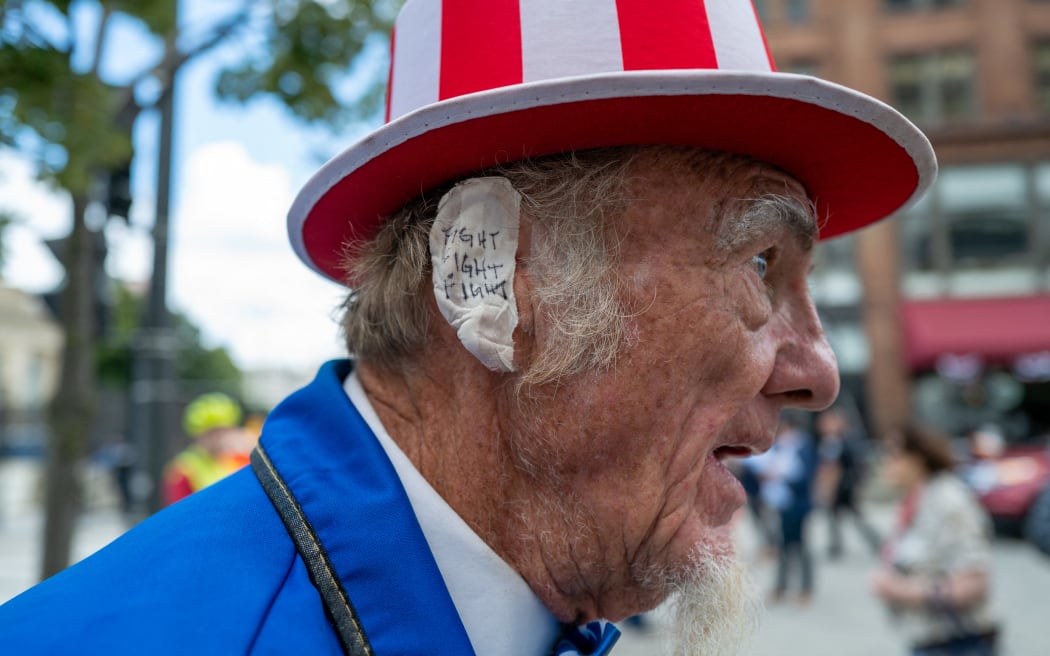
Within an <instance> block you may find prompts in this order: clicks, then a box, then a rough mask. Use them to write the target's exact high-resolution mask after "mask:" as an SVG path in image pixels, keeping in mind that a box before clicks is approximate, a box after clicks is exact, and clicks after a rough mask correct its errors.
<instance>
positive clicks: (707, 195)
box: [0, 0, 935, 656]
mask: <svg viewBox="0 0 1050 656" xmlns="http://www.w3.org/2000/svg"><path fill="white" fill-rule="evenodd" d="M392 50H393V53H394V55H393V58H392V64H391V80H390V89H389V95H388V117H387V118H388V122H387V123H386V124H385V125H384V126H383V127H381V128H379V129H378V130H376V131H375V132H374V133H373V134H372V135H370V136H369V137H367V138H365V139H364V140H362V141H361V142H359V143H358V144H356V145H354V146H352V147H350V148H349V149H348V150H347V151H345V152H344V153H342V154H340V155H339V156H338V157H336V158H335V159H333V160H332V161H331V162H329V163H328V164H326V165H325V167H324V168H322V169H321V171H320V172H319V173H318V174H317V175H316V176H315V177H314V178H313V179H312V180H311V181H310V182H309V183H308V184H307V185H306V187H305V188H304V190H303V191H302V192H301V194H300V196H299V197H298V198H297V200H296V202H295V203H294V205H293V207H292V208H291V211H290V213H289V233H290V235H291V239H292V243H293V247H294V248H295V250H296V252H297V253H298V254H299V255H300V257H301V258H302V259H303V260H304V261H305V262H306V263H307V264H308V265H309V266H311V267H312V268H314V269H315V270H317V271H318V272H320V273H322V274H324V275H327V276H329V277H331V278H334V279H338V280H341V281H343V282H345V283H346V284H347V285H348V287H349V288H350V289H351V291H350V293H349V295H348V298H347V301H346V304H345V318H344V322H343V327H344V331H345V334H346V341H347V346H348V350H349V353H350V354H351V358H352V359H351V360H348V361H342V362H336V363H330V364H328V365H326V366H324V367H323V368H322V369H321V371H320V373H319V374H318V376H317V379H316V380H315V381H314V382H313V383H312V384H311V385H310V386H308V387H307V388H305V389H303V390H301V391H300V392H298V393H296V394H294V395H293V396H291V397H290V398H289V399H288V400H286V401H285V402H284V403H283V404H282V405H281V406H280V407H278V408H277V409H275V410H274V411H273V413H271V415H270V417H269V418H268V420H267V423H266V426H265V427H264V430H263V434H262V437H261V440H260V444H259V447H258V448H257V450H256V452H255V453H254V455H253V459H252V468H251V469H250V470H245V471H242V472H241V473H239V474H236V475H234V476H232V477H231V478H229V479H226V480H225V481H223V482H220V483H218V484H216V485H214V486H212V487H210V488H208V489H207V490H205V491H203V492H201V493H200V494H197V495H194V496H193V497H191V498H190V499H188V500H186V501H184V502H183V503H180V504H177V505H176V506H174V507H172V508H170V509H168V510H166V511H165V512H163V513H161V514H160V515H158V516H156V517H154V518H152V519H151V520H149V521H147V522H145V523H144V524H143V525H142V526H140V527H138V528H137V529H136V530H135V531H132V532H131V533H130V534H129V535H127V536H125V537H123V538H121V539H120V540H118V541H116V542H115V543H114V544H113V545H111V546H110V547H108V548H107V549H106V550H104V551H103V552H102V553H101V554H99V555H97V556H95V557H93V558H92V559H89V560H88V561H87V562H85V563H83V564H81V565H78V566H76V567H74V568H72V569H71V570H69V571H67V572H65V573H63V574H61V575H59V576H57V577H55V578H54V579H52V580H50V581H47V582H45V583H43V584H41V585H40V586H38V587H37V588H35V589H33V590H31V591H30V592H28V593H26V594H25V595H23V596H22V597H20V598H18V599H16V600H15V601H13V602H11V603H10V604H9V605H8V606H6V607H5V608H4V609H2V610H0V626H2V627H3V628H2V629H0V644H5V645H8V646H10V645H14V646H15V649H14V652H15V653H32V652H34V651H35V652H38V653H55V652H56V651H61V650H62V649H63V647H70V646H71V645H75V648H76V649H78V650H80V651H87V652H89V653H120V652H125V651H127V652H131V651H133V652H135V653H139V652H148V653H182V652H185V651H187V650H189V648H190V647H189V646H192V650H193V651H194V652H195V653H201V652H205V653H223V654H230V653H248V652H252V653H338V652H339V651H343V652H345V653H349V654H376V655H377V656H394V655H398V656H403V655H407V654H417V655H429V656H434V655H438V654H440V655H459V654H484V655H492V654H498V655H521V656H526V655H529V656H540V655H544V654H551V653H557V654H576V653H580V654H589V653H607V651H608V649H609V648H610V647H611V645H612V643H614V642H615V638H616V634H617V631H616V629H615V627H613V626H612V625H611V624H609V623H608V622H606V620H612V621H615V620H618V619H622V618H624V617H627V616H630V615H632V614H636V613H639V612H642V611H645V610H648V609H651V608H653V607H655V606H656V605H658V604H660V603H661V602H663V601H664V600H665V599H667V598H669V597H672V596H673V597H676V598H677V599H678V601H679V603H678V606H679V609H680V613H681V617H682V619H681V621H679V622H678V626H679V633H680V634H681V635H680V636H679V641H678V647H676V648H675V649H676V650H677V652H678V653H683V654H685V653H704V654H717V653H726V652H729V651H730V650H731V649H732V647H733V646H734V644H735V643H736V642H737V639H738V637H739V636H740V635H741V633H742V630H741V627H746V626H747V625H748V624H749V623H750V620H751V619H753V614H754V613H753V604H752V602H750V601H749V597H748V595H747V594H746V586H745V585H744V577H743V575H742V573H741V571H740V569H739V567H738V566H736V565H735V564H734V563H735V561H734V560H733V556H732V552H733V547H732V542H731V539H730V536H729V534H728V529H727V524H728V522H729V519H730V517H731V516H732V514H733V512H734V511H735V510H736V509H737V508H738V507H739V506H740V505H741V504H742V503H743V501H744V493H743V490H742V489H741V488H740V486H739V484H738V483H737V482H736V480H735V478H734V477H733V476H732V475H731V474H730V473H729V472H728V471H727V470H726V469H725V467H723V465H722V461H723V459H724V458H726V457H729V456H741V455H746V454H750V453H757V452H761V451H763V450H765V449H767V448H768V447H769V446H770V444H771V442H772V439H773V435H774V432H775V429H776V425H777V417H778V414H779V412H780V411H781V410H782V409H783V408H786V407H796V408H804V409H811V410H817V409H820V408H823V407H825V406H827V405H828V404H830V403H831V401H832V400H833V399H834V397H835V395H836V393H837V389H838V382H837V374H836V369H835V360H834V357H833V355H832V352H831V350H830V349H829V347H828V345H827V342H826V341H825V339H824V335H823V333H822V330H821V326H820V323H819V321H818V319H817V316H816V313H815V311H814V308H813V304H812V302H811V300H810V298H809V295H808V292H807V286H806V276H807V273H808V271H809V269H810V266H811V260H812V252H813V248H814V245H815V243H816V241H817V240H818V239H819V238H822V237H826V236H832V235H836V234H841V233H844V232H848V231H850V230H853V229H856V228H859V227H862V226H864V225H867V224H868V223H871V222H872V221H875V220H878V219H880V218H883V217H885V216H887V215H889V214H890V213H892V212H893V211H895V210H897V209H898V208H900V207H901V206H902V205H904V204H905V203H907V202H909V201H910V200H912V199H914V198H915V197H917V195H919V194H920V193H921V192H922V191H923V190H924V189H925V188H926V187H927V186H928V185H929V184H930V183H931V182H932V179H933V176H934V174H935V162H934V158H933V154H932V151H931V150H930V147H929V144H928V142H927V141H926V140H925V139H924V138H923V137H922V135H921V134H920V133H919V132H918V131H917V130H916V129H915V128H914V127H913V126H912V125H911V124H910V123H908V121H907V120H905V119H904V118H903V117H901V116H900V115H899V114H897V113H896V112H895V111H893V110H892V109H890V108H889V107H886V106H885V105H883V104H881V103H879V102H878V101H875V100H873V99H871V98H868V97H866V96H863V95H861V94H858V93H856V92H853V91H850V90H848V89H844V88H842V87H839V86H837V85H833V84H830V83H827V82H823V81H821V80H817V79H814V78H805V77H800V76H794V75H785V74H778V73H775V72H773V67H772V62H771V60H770V59H769V56H768V52H767V49H766V48H765V44H764V40H763V37H762V33H761V28H760V26H759V25H758V23H757V21H756V18H755V13H754V11H753V9H752V7H751V4H750V3H749V2H746V0H707V2H706V3H705V2H700V1H699V0H689V1H688V2H686V1H684V0H683V1H681V2H679V1H677V0H669V1H667V2H652V1H651V0H618V1H615V2H614V1H613V0H580V1H578V2H572V3H566V2H556V1H554V0H518V1H517V2H514V1H499V2H495V1H492V0H484V1H482V0H445V1H444V2H441V1H439V0H410V1H409V2H408V3H407V4H406V6H405V8H404V10H403V11H402V14H401V16H400V17H399V19H398V23H397V26H396V28H395V37H394V43H393V48H392Z"/></svg>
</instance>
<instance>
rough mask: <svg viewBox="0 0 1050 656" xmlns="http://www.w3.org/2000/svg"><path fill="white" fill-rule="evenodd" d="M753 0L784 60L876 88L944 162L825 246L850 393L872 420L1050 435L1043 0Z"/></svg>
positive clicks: (824, 282)
mask: <svg viewBox="0 0 1050 656" xmlns="http://www.w3.org/2000/svg"><path fill="white" fill-rule="evenodd" d="M755 5H756V8H757V9H758V11H759V13H760V14H761V15H762V18H763V23H764V25H765V27H766V34H767V37H768V39H769V45H770V49H771V50H772V52H773V54H774V56H775V58H776V60H777V64H778V67H779V68H780V70H782V71H789V72H798V73H805V74H811V75H816V76H819V77H823V78H825V79H828V80H832V81H835V82H839V83H842V84H845V85H847V86H850V87H853V88H856V89H860V90H862V91H865V92H866V93H869V94H871V95H873V96H875V97H877V98H881V99H883V100H886V101H887V102H889V103H890V104H892V105H893V106H895V107H897V108H898V109H900V110H901V111H902V112H903V113H904V114H906V115H907V116H909V118H911V119H912V120H914V121H915V122H916V123H917V124H918V125H919V126H920V127H922V128H923V129H924V131H926V133H927V134H928V135H929V136H930V138H931V141H932V142H933V144H934V148H935V149H936V151H937V154H938V159H939V161H940V165H941V174H940V177H939V179H938V181H937V183H936V185H935V186H934V188H933V189H932V190H931V193H929V194H928V195H927V196H926V198H925V199H924V200H923V201H922V202H920V203H919V204H917V205H915V206H913V207H912V208H910V209H908V210H906V211H905V212H903V213H902V214H901V215H900V216H899V217H898V218H897V220H895V221H889V222H884V223H883V224H880V225H878V226H876V227H873V228H871V229H868V230H865V231H862V232H861V233H860V234H859V235H857V236H856V237H851V238H846V239H842V240H835V241H832V242H829V243H827V244H824V245H822V246H821V249H820V252H819V253H818V260H819V262H818V268H817V271H816V273H815V275H814V279H813V291H814V295H815V297H816V299H817V303H818V306H819V308H820V310H821V314H822V316H823V317H824V319H825V324H826V327H827V330H828V334H829V337H830V339H831V340H832V344H833V346H834V347H835V350H836V352H837V353H838V355H839V357H840V361H841V365H842V370H843V378H844V385H845V389H846V390H847V394H849V393H850V392H852V396H853V398H856V399H857V401H858V404H859V405H860V406H862V407H864V408H865V410H866V413H865V414H866V415H867V417H868V419H869V423H870V424H871V425H872V426H873V427H874V428H875V429H876V430H879V429H880V428H881V427H883V426H886V425H889V424H891V423H892V422H894V421H897V420H899V419H902V418H904V417H907V416H908V415H909V413H912V412H914V413H915V414H917V415H918V416H920V417H921V418H923V419H925V420H927V421H929V422H931V423H935V424H937V425H939V426H941V427H942V428H944V429H946V430H949V431H951V432H953V433H955V434H962V433H965V432H967V431H968V430H970V429H972V428H973V427H975V426H976V425H978V424H981V423H985V422H995V423H996V424H998V425H999V426H1001V427H1002V429H1003V430H1004V431H1005V433H1006V434H1007V437H1009V438H1013V439H1024V438H1027V437H1032V436H1034V435H1038V434H1043V433H1047V432H1050V1H1047V0H756V2H755ZM858 157H863V153H858Z"/></svg>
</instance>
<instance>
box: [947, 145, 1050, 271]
mask: <svg viewBox="0 0 1050 656" xmlns="http://www.w3.org/2000/svg"><path fill="white" fill-rule="evenodd" d="M1026 186H1027V185H1026V179H1025V171H1024V168H1023V167H1022V166H1020V165H1010V164H1007V165H987V166H967V167H952V168H947V169H945V171H944V173H943V176H942V178H941V207H942V208H943V210H944V216H945V219H946V223H947V228H948V236H949V244H950V248H951V257H952V265H953V266H954V267H956V268H983V267H986V266H998V265H1003V264H1009V263H1012V262H1014V261H1016V260H1019V259H1024V258H1025V256H1027V255H1028V254H1029V249H1030V247H1031V239H1030V234H1029V217H1030V215H1031V212H1030V211H1029V208H1028V204H1029V194H1028V193H1027V189H1026Z"/></svg>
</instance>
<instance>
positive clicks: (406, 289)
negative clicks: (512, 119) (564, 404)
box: [342, 147, 638, 385]
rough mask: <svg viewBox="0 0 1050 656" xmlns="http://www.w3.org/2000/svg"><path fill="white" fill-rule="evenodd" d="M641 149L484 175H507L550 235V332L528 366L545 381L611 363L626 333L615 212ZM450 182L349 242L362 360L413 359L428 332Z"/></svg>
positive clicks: (546, 304) (350, 330)
mask: <svg viewBox="0 0 1050 656" xmlns="http://www.w3.org/2000/svg"><path fill="white" fill-rule="evenodd" d="M637 151H638V148H633V147H625V148H605V149H597V150H591V151H582V152H578V153H565V154H558V155H552V156H549V157H543V158H537V159H534V160H522V161H519V162H514V163H511V164H507V165H503V166H499V167H496V168H494V169H491V170H489V171H485V172H481V173H478V174H477V175H478V176H486V175H499V176H503V177H505V178H507V179H508V180H509V181H510V183H511V185H512V186H513V187H514V188H515V189H516V190H517V191H518V193H520V194H521V197H522V200H521V207H522V211H523V212H527V213H528V214H529V216H530V217H531V218H532V219H533V221H534V224H535V225H537V226H539V227H540V229H541V230H542V233H543V239H544V242H545V247H544V248H539V249H535V251H534V252H533V253H532V256H531V257H530V259H529V262H528V265H529V267H530V268H531V269H532V270H534V271H535V272H536V274H537V289H536V294H537V298H538V303H537V311H538V312H539V313H541V314H542V315H543V316H544V317H545V319H546V320H547V321H548V322H549V325H550V326H551V330H550V338H549V339H548V341H547V343H545V344H543V345H541V347H540V349H539V351H538V353H537V355H536V357H535V359H534V361H533V362H532V363H531V364H530V366H529V367H528V369H527V370H525V371H523V372H522V383H527V384H531V385H540V384H544V383H548V382H553V381H555V380H558V379H559V378H561V377H564V376H567V375H571V374H574V373H578V372H581V371H586V370H591V369H601V368H603V367H607V366H609V365H610V364H611V363H612V362H613V361H614V360H615V357H616V355H617V354H618V353H619V352H620V350H621V344H622V342H623V339H624V335H625V333H626V329H625V321H626V318H625V313H624V312H623V310H622V307H621V304H620V301H619V297H620V294H619V284H618V282H617V280H616V276H615V269H614V264H615V262H616V259H617V254H618V244H619V241H618V236H617V234H616V231H615V223H616V218H617V217H618V216H619V215H620V214H621V213H622V212H623V211H624V210H625V209H626V207H627V205H628V199H627V198H626V185H625V184H624V182H625V180H626V175H627V170H628V167H629V165H630V163H631V161H632V160H633V159H634V157H635V155H636V153H637ZM451 186H452V185H451V184H449V185H445V186H443V187H440V188H438V189H435V190H433V191H431V192H429V193H427V194H425V195H424V196H423V197H421V198H419V199H417V200H416V201H414V202H412V203H409V204H408V205H406V206H405V207H404V208H402V209H401V210H400V211H398V212H397V213H395V214H394V215H393V216H392V217H391V218H390V219H389V220H388V221H387V222H386V223H385V224H384V225H383V226H382V227H381V228H380V230H379V232H378V233H377V234H376V236H375V237H374V238H373V239H371V240H370V241H367V242H365V243H361V244H354V245H350V246H348V248H347V249H346V251H345V256H344V263H345V266H346V270H347V272H348V275H347V282H348V284H349V285H351V287H352V288H351V291H350V293H349V294H348V295H347V297H346V300H345V301H344V303H343V318H342V330H343V335H344V337H345V340H346V345H347V349H348V351H349V352H350V353H351V354H353V355H354V356H355V357H358V358H360V359H362V360H366V361H369V362H372V363H376V364H378V365H380V366H384V367H387V368H401V367H405V366H408V365H411V363H412V361H413V360H414V358H415V357H416V356H418V355H419V354H420V353H422V352H423V350H424V349H425V348H426V346H427V343H428V341H429V339H430V321H431V313H430V311H429V310H428V303H427V298H426V294H428V293H430V289H431V283H430V253H429V234H430V227H431V225H432V224H433V221H434V217H435V215H436V213H437V207H438V202H439V201H440V199H441V197H442V196H444V194H445V193H447V191H448V190H449V189H450V188H451Z"/></svg>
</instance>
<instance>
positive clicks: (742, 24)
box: [707, 0, 773, 71]
mask: <svg viewBox="0 0 1050 656" xmlns="http://www.w3.org/2000/svg"><path fill="white" fill-rule="evenodd" d="M707 18H708V21H709V22H710V25H711V35H712V41H713V42H714V44H715V52H716V53H718V67H719V68H720V69H722V70H724V71H726V70H745V71H769V70H773V67H772V58H771V57H770V56H769V49H768V48H767V47H766V39H765V36H763V34H762V27H761V25H759V22H758V14H757V13H756V12H755V7H754V5H752V4H751V3H750V2H749V1H748V0H707Z"/></svg>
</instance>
